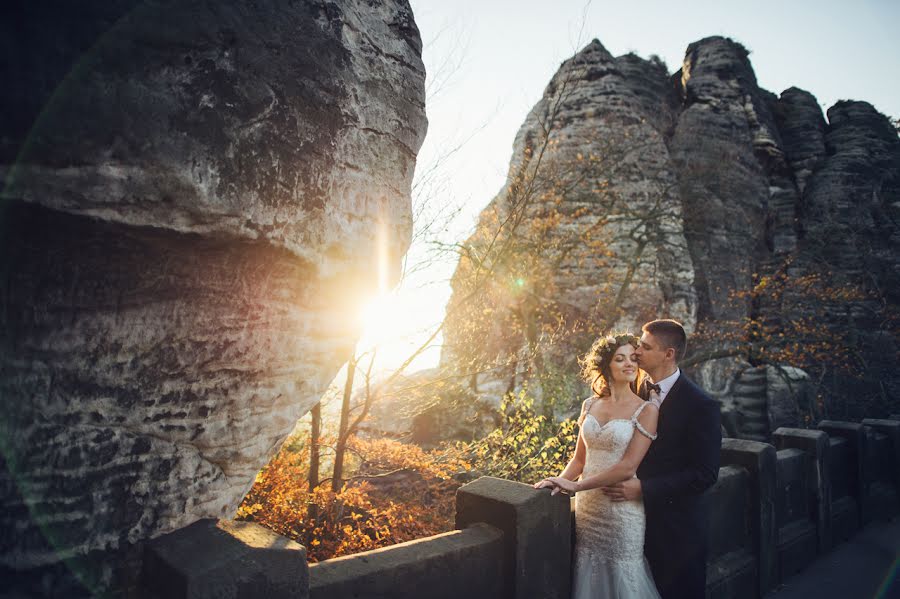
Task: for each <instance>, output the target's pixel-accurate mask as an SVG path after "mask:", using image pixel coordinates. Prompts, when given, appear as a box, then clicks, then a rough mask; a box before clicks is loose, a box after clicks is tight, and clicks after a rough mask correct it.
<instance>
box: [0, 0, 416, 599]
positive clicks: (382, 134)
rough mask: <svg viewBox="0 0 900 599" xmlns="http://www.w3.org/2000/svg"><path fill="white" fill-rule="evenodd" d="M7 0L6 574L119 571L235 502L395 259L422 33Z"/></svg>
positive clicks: (1, 26)
mask: <svg viewBox="0 0 900 599" xmlns="http://www.w3.org/2000/svg"><path fill="white" fill-rule="evenodd" d="M0 14H2V19H0V40H2V42H0V45H2V47H3V51H4V55H5V56H6V57H7V58H9V59H10V60H8V61H4V62H3V66H2V67H0V78H2V80H3V81H4V85H5V89H6V90H7V92H8V93H4V94H3V97H2V98H0V114H3V119H2V122H0V169H2V170H0V172H2V177H3V183H2V190H3V191H2V195H3V198H2V201H3V206H2V210H3V213H2V223H0V224H2V229H3V233H2V236H0V242H2V252H0V254H2V258H0V260H2V265H3V277H2V279H0V297H2V310H0V320H2V325H0V331H2V333H0V341H2V343H0V372H2V375H0V402H2V403H0V410H2V415H0V440H2V450H3V451H2V466H3V467H2V468H0V508H2V509H0V531H2V533H0V539H2V541H0V568H2V569H6V570H4V571H7V572H9V571H10V569H11V571H14V572H18V573H19V574H20V575H23V576H24V575H25V574H27V572H28V571H30V570H32V569H35V568H38V567H44V570H43V572H44V573H42V574H40V576H43V577H44V578H43V579H40V578H35V579H34V580H35V582H34V586H31V587H27V588H29V589H31V591H27V592H38V591H39V589H40V585H41V584H43V585H45V589H44V590H45V591H46V588H54V587H56V586H57V585H56V584H55V583H54V582H53V579H52V576H54V575H50V574H46V572H47V571H54V568H56V570H55V571H56V572H60V573H61V574H60V576H61V577H62V578H65V574H64V573H65V571H66V569H67V568H70V569H72V570H73V571H74V572H75V573H76V575H77V576H78V577H80V578H81V580H82V583H83V584H85V585H87V587H88V588H95V589H96V588H101V589H102V588H106V587H109V586H113V587H115V586H116V585H121V584H126V583H127V581H126V582H123V581H122V580H120V579H115V577H121V576H127V573H126V574H122V571H125V570H127V568H124V569H123V568H122V567H121V566H122V561H123V560H127V559H128V558H127V555H126V554H127V553H128V549H127V548H128V547H131V546H134V545H133V544H135V543H139V542H140V541H142V540H144V539H147V538H149V537H153V536H156V535H159V534H162V533H165V532H167V531H171V530H174V529H177V528H179V527H182V526H185V525H187V524H189V523H191V522H193V521H195V520H197V519H199V518H205V517H228V516H230V515H231V514H232V513H233V511H234V510H235V508H236V507H237V505H238V503H239V502H240V500H241V499H242V497H243V495H244V494H245V493H246V491H247V490H248V489H249V487H250V485H251V484H252V483H253V480H254V476H255V474H256V473H257V472H258V471H259V469H260V468H261V467H262V466H264V465H265V463H266V461H267V459H268V458H269V457H270V456H271V455H272V454H273V452H274V451H275V450H276V449H277V448H278V447H279V445H280V444H281V442H282V441H283V440H284V438H285V437H286V436H287V434H288V433H289V432H290V431H291V429H292V428H293V426H294V424H295V422H296V420H297V419H298V418H299V417H300V416H302V415H303V414H304V413H305V412H306V411H307V410H308V409H309V408H310V406H312V405H313V403H315V402H317V401H318V399H319V397H320V395H321V393H322V391H323V390H324V388H325V387H326V385H327V384H328V383H329V382H330V381H331V379H332V378H333V376H334V375H335V374H336V372H337V370H338V368H339V367H340V366H341V365H342V364H343V363H344V362H345V361H346V359H347V356H348V355H349V352H350V351H351V349H352V347H353V346H354V344H355V342H356V339H357V337H358V334H359V331H358V330H357V324H356V323H355V322H354V321H353V319H351V318H347V316H346V315H347V313H355V309H356V308H355V305H356V303H357V302H358V301H359V298H360V296H362V295H363V294H365V293H368V292H370V291H372V290H373V289H374V288H375V285H376V284H377V275H378V268H379V265H378V264H374V263H372V260H371V256H377V255H378V254H379V252H377V251H375V249H374V248H375V245H376V244H377V243H386V244H388V246H389V248H388V252H386V253H387V254H388V255H389V256H390V258H391V263H390V264H389V265H387V267H388V268H389V269H390V270H391V271H392V273H391V274H392V275H394V276H395V273H396V271H397V270H398V268H399V261H400V258H401V257H402V255H403V254H404V253H405V251H406V248H407V246H408V244H409V240H410V233H411V216H410V197H409V193H410V185H411V178H412V173H413V169H414V166H415V158H416V153H417V151H418V149H419V147H420V145H421V143H422V140H423V137H424V134H425V129H426V120H425V113H424V77H425V73H424V67H423V64H422V62H421V59H420V55H421V40H420V37H419V32H418V30H417V28H416V25H415V22H414V21H413V16H412V14H411V11H410V8H409V5H408V4H407V2H406V1H405V0H392V1H389V2H381V3H376V4H373V3H371V2H364V1H361V0H360V1H357V0H340V1H337V2H317V1H313V0H306V1H302V2H297V3H290V4H284V3H279V2H268V1H264V2H261V3H260V2H257V3H252V4H247V3H243V2H218V3H191V2H181V3H172V2H162V3H143V2H134V1H126V2H116V3H109V2H88V3H78V4H77V5H69V4H64V3H56V5H55V6H53V7H52V8H49V7H47V6H45V5H44V4H42V3H37V4H36V3H27V2H14V3H8V4H4V7H3V9H2V13H0ZM110 551H113V552H114V553H113V554H109V553H108V552H110ZM110 555H112V557H110ZM61 559H65V560H68V566H61V565H59V563H60V562H59V560H61ZM35 572H37V570H35ZM35 576H37V574H36V575H35ZM47 576H51V578H50V579H48V578H46V577H47ZM41 580H43V581H44V582H41ZM48 584H49V585H50V587H46V585H48ZM36 589H37V590H36ZM57 590H58V589H57ZM59 592H63V591H59ZM63 594H65V593H64V592H63Z"/></svg>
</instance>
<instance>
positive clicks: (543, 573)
mask: <svg viewBox="0 0 900 599" xmlns="http://www.w3.org/2000/svg"><path fill="white" fill-rule="evenodd" d="M476 522H485V523H487V524H490V525H491V526H494V527H496V528H499V529H500V530H502V531H503V533H504V535H503V541H504V562H505V563H504V572H505V574H504V591H503V595H502V596H503V597H507V598H511V599H512V598H515V599H525V598H528V597H542V598H546V599H555V598H559V599H568V598H569V596H570V594H571V577H572V573H571V561H572V553H571V551H572V550H571V539H572V524H571V515H570V500H569V497H568V496H566V495H562V494H559V495H556V496H551V495H550V491H549V490H548V489H534V488H532V487H531V485H525V484H522V483H517V482H514V481H510V480H503V479H500V478H493V477H489V476H484V477H481V478H479V479H478V480H476V481H473V482H471V483H469V484H467V485H464V486H463V487H461V488H460V489H459V490H458V491H457V492H456V527H457V528H465V527H467V526H469V525H471V524H474V523H476Z"/></svg>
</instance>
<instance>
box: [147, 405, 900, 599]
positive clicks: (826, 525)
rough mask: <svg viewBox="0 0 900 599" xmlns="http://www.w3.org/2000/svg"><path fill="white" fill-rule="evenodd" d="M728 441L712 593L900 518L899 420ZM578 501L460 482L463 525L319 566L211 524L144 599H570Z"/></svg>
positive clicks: (152, 561)
mask: <svg viewBox="0 0 900 599" xmlns="http://www.w3.org/2000/svg"><path fill="white" fill-rule="evenodd" d="M773 443H774V445H770V444H767V443H760V442H756V441H745V440H737V439H725V440H724V441H723V442H722V468H721V469H720V470H719V480H718V482H717V483H716V485H715V486H714V487H713V488H712V489H711V490H710V491H709V493H710V494H711V495H712V498H711V499H712V501H711V505H712V513H711V526H710V555H709V569H708V575H707V596H708V597H715V598H729V599H731V598H735V599H737V598H748V599H749V598H758V597H760V596H762V595H763V594H765V593H766V592H767V591H768V590H770V589H772V588H774V587H775V586H776V585H777V584H778V583H779V582H780V581H782V580H784V579H786V578H787V577H789V576H791V575H792V574H794V573H796V572H798V571H799V570H801V569H803V568H804V567H806V566H807V565H808V564H810V563H811V562H812V561H814V560H815V559H816V558H817V557H818V556H820V555H822V554H823V553H826V552H828V551H830V549H831V548H832V547H833V546H834V545H836V544H838V543H840V542H843V541H845V540H847V539H848V538H850V537H851V536H853V535H854V534H855V533H856V531H857V530H859V529H860V528H861V527H862V526H864V525H866V524H868V523H869V522H872V521H874V520H879V519H888V518H892V517H895V516H896V515H898V514H900V420H864V421H863V422H862V423H860V424H856V423H848V422H833V421H823V422H821V423H820V424H819V427H818V429H817V430H810V429H794V428H780V429H778V430H777V431H775V433H774V434H773ZM572 521H573V520H572V504H571V502H570V501H569V499H568V498H566V497H565V496H562V495H558V496H555V497H552V496H551V495H550V494H549V493H548V492H546V491H537V490H534V489H533V488H531V486H529V485H524V484H521V483H516V482H512V481H508V480H502V479H496V478H490V477H484V478H480V479H478V480H476V481H474V482H472V483H470V484H468V485H465V486H463V487H462V488H460V489H459V491H458V493H457V498H456V526H457V530H454V531H452V532H448V533H444V534H440V535H436V536H433V537H428V538H425V539H419V540H416V541H411V542H408V543H401V544H399V545H394V546H392V547H386V548H383V549H377V550H374V551H367V552H365V553H359V554H356V555H351V556H346V557H340V558H335V559H331V560H327V561H324V562H320V563H317V564H310V565H308V564H307V562H306V551H305V549H304V548H303V547H302V546H300V545H298V544H297V543H294V542H292V541H288V540H286V539H284V538H282V537H279V536H278V535H276V534H274V533H272V532H270V531H267V530H265V529H263V528H261V527H259V526H256V525H254V524H249V523H242V522H226V521H220V522H216V521H203V522H198V523H196V524H194V525H192V526H189V527H187V528H185V529H182V530H180V531H177V532H175V533H172V534H169V535H166V536H164V537H161V538H159V539H156V540H155V541H153V542H152V543H151V544H150V546H149V547H148V549H147V552H146V555H145V558H144V569H143V578H142V585H143V587H144V589H145V594H146V596H147V597H175V596H178V597H213V596H215V597H263V596H264V597H267V599H275V598H278V597H292V598H307V597H308V598H316V599H318V598H321V599H324V598H328V599H341V598H344V597H346V598H350V597H367V598H387V597H391V598H401V599H403V598H407V597H408V598H412V597H434V598H444V597H446V598H447V599H450V598H453V599H458V598H459V597H465V598H466V599H481V598H485V599H488V598H490V599H493V598H496V597H504V598H516V599H524V598H529V597H534V598H542V599H543V598H546V599H555V598H559V599H566V598H568V597H569V595H570V592H571V588H570V580H571V561H572V544H573V540H574V529H573V526H572Z"/></svg>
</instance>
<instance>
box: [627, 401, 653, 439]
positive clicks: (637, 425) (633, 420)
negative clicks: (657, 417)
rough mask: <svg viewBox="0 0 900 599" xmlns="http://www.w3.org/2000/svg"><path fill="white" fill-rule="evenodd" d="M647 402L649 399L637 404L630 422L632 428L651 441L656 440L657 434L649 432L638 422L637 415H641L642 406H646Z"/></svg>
mask: <svg viewBox="0 0 900 599" xmlns="http://www.w3.org/2000/svg"><path fill="white" fill-rule="evenodd" d="M649 404H650V402H649V401H645V402H642V403H641V405H640V406H638V409H637V410H635V411H634V414H632V415H631V423H632V424H634V428H636V429H637V430H638V432H639V433H641V434H642V435H644V436H645V437H647V438H648V439H650V440H651V441H656V437H657V435H653V434H650V433H649V432H648V431H647V429H645V428H644V425H642V424H641V423H640V422H638V416H640V415H641V412H643V411H644V408H646V407H647V406H648V405H649Z"/></svg>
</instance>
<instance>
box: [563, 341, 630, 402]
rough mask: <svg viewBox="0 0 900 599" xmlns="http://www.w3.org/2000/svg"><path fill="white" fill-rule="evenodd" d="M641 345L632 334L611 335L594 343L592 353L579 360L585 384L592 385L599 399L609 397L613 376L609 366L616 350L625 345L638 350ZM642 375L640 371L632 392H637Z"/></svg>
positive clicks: (592, 389)
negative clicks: (610, 382) (610, 381)
mask: <svg viewBox="0 0 900 599" xmlns="http://www.w3.org/2000/svg"><path fill="white" fill-rule="evenodd" d="M639 344H640V339H639V338H638V337H636V336H634V335H632V334H631V333H610V334H609V335H605V336H603V337H600V338H599V339H597V340H596V341H594V343H593V345H591V349H590V351H588V353H586V354H585V355H584V357H582V358H579V360H578V364H579V365H580V366H581V377H582V378H583V379H584V380H585V382H587V383H590V385H591V391H593V392H594V393H596V394H597V395H598V396H599V397H604V396H606V395H609V394H610V391H609V380H610V378H611V376H612V374H611V372H610V368H609V365H610V363H611V362H612V357H613V356H614V355H615V354H616V350H617V349H619V348H620V347H622V346H623V345H630V346H632V347H633V348H635V349H637V348H638V345H639ZM641 373H642V371H641V370H638V378H637V379H635V381H634V383H633V384H632V391H635V392H637V389H638V388H639V386H640V382H641V381H640V379H641Z"/></svg>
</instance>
